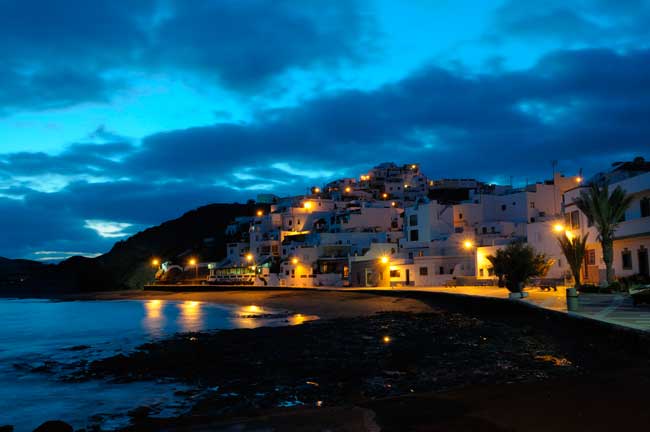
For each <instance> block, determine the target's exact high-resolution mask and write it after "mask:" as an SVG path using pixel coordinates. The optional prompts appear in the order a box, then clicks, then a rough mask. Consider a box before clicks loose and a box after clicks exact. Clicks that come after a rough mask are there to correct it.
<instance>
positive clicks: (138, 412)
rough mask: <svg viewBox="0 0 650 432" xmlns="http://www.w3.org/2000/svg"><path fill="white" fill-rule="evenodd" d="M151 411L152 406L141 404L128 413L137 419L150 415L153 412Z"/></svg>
mask: <svg viewBox="0 0 650 432" xmlns="http://www.w3.org/2000/svg"><path fill="white" fill-rule="evenodd" d="M151 411H152V410H151V408H150V407H148V406H146V405H143V406H139V407H137V408H134V409H132V410H131V411H129V412H128V414H129V416H130V417H133V418H135V419H142V418H146V417H149V414H151Z"/></svg>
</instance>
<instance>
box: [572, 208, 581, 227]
mask: <svg viewBox="0 0 650 432" xmlns="http://www.w3.org/2000/svg"><path fill="white" fill-rule="evenodd" d="M578 228H580V212H579V211H578V210H574V211H572V212H571V229H578Z"/></svg>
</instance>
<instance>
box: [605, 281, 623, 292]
mask: <svg viewBox="0 0 650 432" xmlns="http://www.w3.org/2000/svg"><path fill="white" fill-rule="evenodd" d="M607 289H608V290H609V291H611V292H620V291H623V285H621V283H620V282H619V281H614V282H612V283H611V284H609V286H608V287H607Z"/></svg>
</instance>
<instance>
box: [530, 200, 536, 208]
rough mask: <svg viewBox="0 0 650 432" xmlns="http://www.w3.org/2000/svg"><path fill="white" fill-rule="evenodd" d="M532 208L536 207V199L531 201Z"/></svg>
mask: <svg viewBox="0 0 650 432" xmlns="http://www.w3.org/2000/svg"><path fill="white" fill-rule="evenodd" d="M530 208H533V209H534V208H535V201H531V202H530Z"/></svg>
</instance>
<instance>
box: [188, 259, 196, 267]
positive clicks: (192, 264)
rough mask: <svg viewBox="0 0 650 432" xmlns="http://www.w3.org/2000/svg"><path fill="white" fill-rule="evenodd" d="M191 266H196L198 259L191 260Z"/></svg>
mask: <svg viewBox="0 0 650 432" xmlns="http://www.w3.org/2000/svg"><path fill="white" fill-rule="evenodd" d="M189 264H190V265H191V266H194V265H196V259H194V258H192V259H190V261H189Z"/></svg>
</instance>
